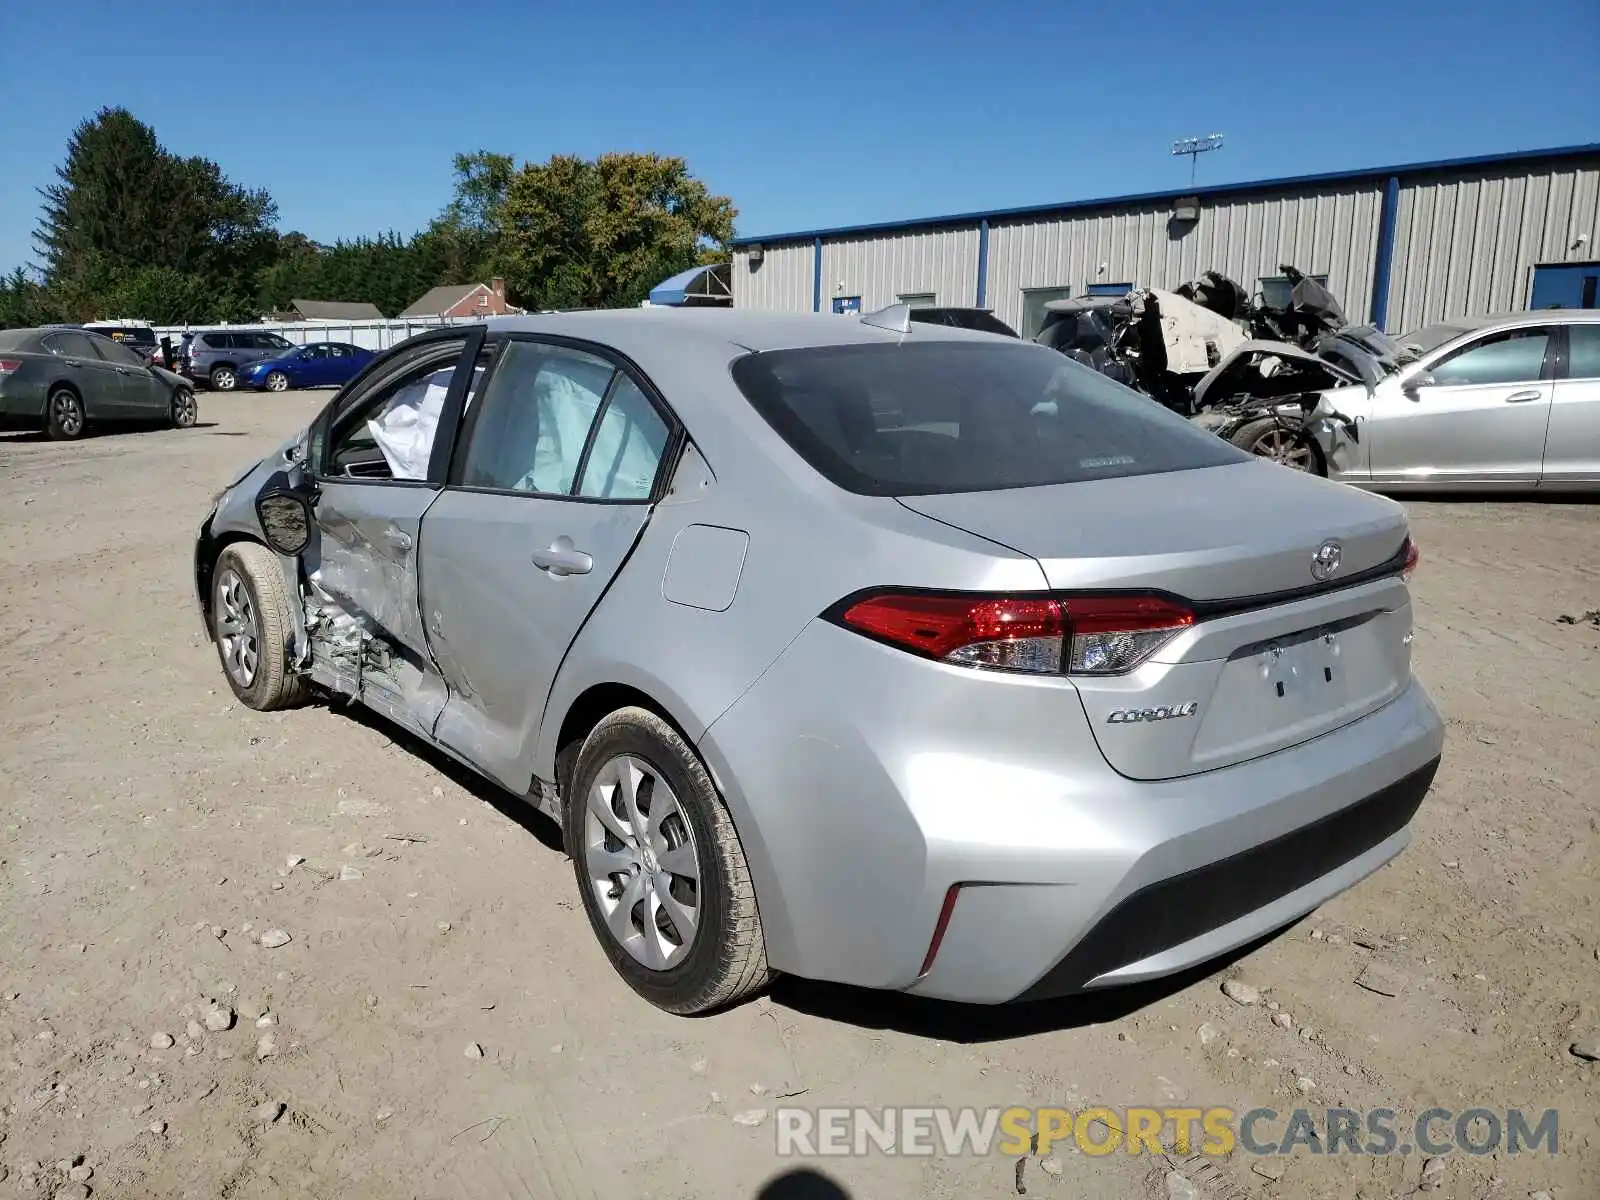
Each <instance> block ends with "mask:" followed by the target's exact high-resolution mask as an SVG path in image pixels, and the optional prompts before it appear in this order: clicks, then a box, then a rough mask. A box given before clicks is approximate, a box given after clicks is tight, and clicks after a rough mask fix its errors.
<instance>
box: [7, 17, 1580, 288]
mask: <svg viewBox="0 0 1600 1200" xmlns="http://www.w3.org/2000/svg"><path fill="white" fill-rule="evenodd" d="M5 8H6V12H5V15H4V16H0V131H3V137H4V146H5V165H4V171H3V175H0V270H4V269H8V268H9V267H10V266H12V265H14V264H16V263H18V262H26V261H29V260H31V259H32V257H33V252H32V247H31V243H30V240H29V234H30V232H31V230H32V228H33V226H34V223H35V221H36V219H37V215H38V200H37V196H36V194H35V189H36V188H37V187H39V186H42V185H44V184H45V183H48V182H49V181H50V179H51V176H52V170H53V168H54V167H55V165H56V164H57V163H58V162H59V161H60V159H61V157H62V153H63V149H64V147H65V144H66V140H67V136H68V134H69V133H70V132H71V129H72V127H73V125H74V124H75V123H76V122H78V121H79V120H81V119H82V118H83V117H85V116H87V115H89V114H91V113H92V112H94V111H95V110H96V109H97V108H99V107H100V106H102V105H124V106H126V107H128V108H129V109H131V110H132V111H133V112H134V114H135V115H136V116H138V117H140V118H141V119H142V120H144V121H146V122H148V123H150V124H151V125H153V126H154V127H155V129H156V132H157V134H158V136H159V137H160V138H161V140H162V141H163V142H164V143H165V144H166V145H167V146H168V147H170V148H171V149H172V150H174V151H177V152H179V153H182V154H201V155H205V156H206V157H209V158H212V159H215V160H217V161H218V162H219V163H221V165H222V167H223V170H224V171H225V172H226V173H227V174H228V175H229V176H230V177H231V178H233V179H234V180H236V181H238V182H240V183H244V184H248V185H251V186H256V187H265V188H267V189H268V190H270V191H271V193H272V194H273V196H274V197H275V198H276V200H277V201H278V207H279V214H280V227H281V228H282V229H283V230H285V231H288V230H290V229H299V230H302V231H304V232H305V233H308V234H310V235H311V236H312V237H314V238H318V239H320V240H329V241H331V240H333V239H334V238H336V237H340V236H345V237H349V236H354V235H357V234H362V233H377V232H380V231H383V230H386V229H397V230H399V231H401V232H402V233H410V232H412V231H414V230H416V229H418V228H420V227H421V226H422V225H424V224H425V223H426V222H427V221H428V219H429V218H430V217H432V216H433V215H434V214H435V213H436V212H437V211H438V210H439V208H440V207H441V206H442V205H443V204H444V203H445V201H446V200H447V199H448V197H449V188H450V156H451V155H452V153H454V152H455V151H458V150H473V149H478V148H485V149H492V150H498V151H503V152H506V153H510V154H514V155H516V156H517V157H518V158H519V159H543V158H546V157H548V156H549V155H550V154H553V153H558V152H567V153H577V154H583V155H588V156H592V155H595V154H598V153H601V152H604V151H607V150H618V149H632V150H654V151H659V152H662V153H671V154H679V155H682V156H684V157H685V158H687V159H688V161H689V164H690V168H691V170H693V171H694V173H695V174H697V175H698V176H699V177H700V178H702V179H704V180H705V181H706V182H707V184H708V185H709V186H710V187H711V188H712V190H713V191H715V192H719V193H723V194H726V195H729V196H731V197H732V198H733V200H734V203H735V205H736V206H737V207H738V209H739V210H740V216H739V223H738V229H739V232H740V233H741V234H760V233H772V232H782V231H784V230H792V229H804V228H811V227H817V226H828V225H837V224H846V223H854V222H862V221H879V220H892V219H896V218H900V217H909V216H917V215H929V214H937V213H944V212H960V211H967V210H972V209H980V208H993V207H1005V206H1010V205H1019V204H1031V203H1045V202H1049V201H1053V200H1062V199H1078V198H1084V197H1092V196H1100V195H1114V194H1117V193H1122V192H1130V191H1144V190H1151V189H1159V188H1165V187H1181V186H1182V185H1183V184H1185V183H1186V182H1187V180H1188V171H1189V168H1188V163H1187V160H1179V159H1174V158H1172V157H1170V155H1169V154H1168V147H1169V145H1170V143H1171V141H1172V140H1173V139H1174V138H1178V137H1182V136H1187V135H1195V134H1204V133H1208V132H1211V131H1213V130H1221V131H1223V132H1224V133H1225V134H1226V135H1227V142H1226V146H1225V148H1224V149H1223V150H1222V151H1221V152H1219V153H1217V154H1214V155H1210V156H1208V157H1206V158H1204V159H1202V160H1201V163H1200V180H1201V182H1203V183H1221V182H1226V181H1230V180H1243V179H1252V178H1261V177H1266V176H1275V175H1284V174H1299V173H1307V172H1316V171H1325V170H1339V169H1343V168H1353V167H1366V166H1377V165H1386V164H1390V163H1400V162H1408V161H1414V160H1421V159H1434V158H1443V157H1454V156H1460V155H1470V154H1484V153H1493V152H1496V151H1504V150H1517V149H1527V148H1532V147H1537V146H1556V145H1567V144H1573V143H1578V142H1593V141H1600V5H1597V4H1596V3H1595V0H1536V2H1526V0H1525V2H1524V3H1522V4H1516V5H1510V4H1504V3H1488V2H1486V0H1450V2H1445V0H1390V2H1389V3H1378V2H1372V0H1341V2H1339V3H1334V4H1288V3H1284V2H1283V0H1274V2H1271V3H1243V2H1235V3H1229V2H1227V0H1210V2H1207V3H1195V2H1193V0H1185V2H1177V3H1172V2H1165V0H1163V2H1160V3H1131V4H1105V3H1071V2H1064V0H1055V2H1053V3H1051V2H1040V0H1033V2H1031V3H1027V4H1016V3H1004V2H1001V3H989V4H979V3H974V2H972V0H965V2H957V0H924V2H923V3H920V4H915V3H903V2H901V0H856V2H855V3H850V4H841V3H832V2H829V0H813V2H810V3H790V4H785V5H775V4H771V3H744V4H737V3H720V2H715V3H714V2H709V0H679V2H677V3H671V4H668V3H660V2H651V0H614V2H613V3H610V4H578V3H567V2H566V0H474V2H473V3H469V4H462V5H459V6H457V5H453V4H448V3H439V2H437V0H435V2H434V3H427V4H424V3H421V2H419V0H386V2H384V3H375V2H370V0H362V2H359V3H338V2H337V0H324V2H323V3H302V2H300V0H287V2H280V3H278V4H277V5H275V6H272V9H270V10H269V9H268V8H255V9H253V10H252V15H249V16H246V15H244V10H243V9H242V8H238V7H236V6H235V5H233V4H227V3H224V4H213V5H202V6H200V7H199V8H188V9H185V8H184V7H182V6H179V7H178V8H172V7H170V6H166V5H159V4H158V5H153V6H152V5H132V6H130V5H129V4H128V3H127V0H119V2H118V3H115V4H111V3H101V2H100V0H76V2H75V3H73V4H71V5H70V6H68V7H67V8H66V9H61V8H57V7H54V6H50V5H44V4H28V3H21V2H17V0H13V2H12V3H9V4H6V5H5ZM269 11H270V14H271V15H268V13H269ZM453 12H454V13H455V14H458V15H452V13H453ZM236 14H237V15H236ZM79 34H81V35H82V36H81V37H77V38H76V40H74V38H75V35H79ZM63 48H66V49H68V50H69V57H68V58H66V59H65V60H64V59H63V57H62V55H61V54H60V53H59V52H58V51H59V50H61V49H63Z"/></svg>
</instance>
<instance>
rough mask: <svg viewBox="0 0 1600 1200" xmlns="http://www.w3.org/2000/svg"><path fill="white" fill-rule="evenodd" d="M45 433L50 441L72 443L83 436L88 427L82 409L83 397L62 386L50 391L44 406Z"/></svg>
mask: <svg viewBox="0 0 1600 1200" xmlns="http://www.w3.org/2000/svg"><path fill="white" fill-rule="evenodd" d="M44 419H45V432H46V433H48V434H49V435H50V439H51V440H52V441H57V442H72V441H76V440H77V439H78V438H81V437H82V436H83V433H84V430H86V429H87V428H88V427H89V415H88V413H87V411H86V410H85V409H84V407H83V397H82V396H80V395H78V393H77V392H76V391H75V390H74V389H72V388H70V387H68V386H67V385H66V384H62V385H61V386H60V387H57V388H53V389H51V392H50V398H49V399H48V400H46V401H45V405H44Z"/></svg>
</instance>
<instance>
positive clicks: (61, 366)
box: [0, 328, 199, 440]
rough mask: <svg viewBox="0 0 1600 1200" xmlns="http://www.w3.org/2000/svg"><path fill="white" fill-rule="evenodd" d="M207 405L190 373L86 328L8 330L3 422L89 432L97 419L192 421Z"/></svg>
mask: <svg viewBox="0 0 1600 1200" xmlns="http://www.w3.org/2000/svg"><path fill="white" fill-rule="evenodd" d="M198 415H199V409H198V407H197V406H196V404H195V399H194V390H193V389H192V388H191V387H190V385H189V381H188V380H186V379H185V378H184V377H183V376H181V375H178V374H175V373H174V372H172V371H168V370H164V369H163V368H161V367H157V366H153V365H152V364H151V363H150V362H149V360H148V359H146V358H145V357H144V356H143V355H141V354H139V353H138V351H136V350H133V349H131V348H129V347H127V346H124V345H120V344H119V343H117V342H114V341H112V340H111V339H110V338H108V337H101V336H99V335H98V334H93V333H88V332H85V331H84V330H82V329H51V328H45V329H5V330H0V428H22V429H42V430H44V431H45V432H46V433H48V434H49V435H50V436H51V437H52V438H57V439H63V440H66V439H71V438H77V437H82V436H83V432H84V430H85V429H86V428H87V427H88V425H89V423H90V422H91V421H164V422H167V423H170V424H172V425H175V426H177V427H178V428H179V429H187V428H188V427H189V426H191V425H193V424H194V423H195V418H196V417H197V416H198Z"/></svg>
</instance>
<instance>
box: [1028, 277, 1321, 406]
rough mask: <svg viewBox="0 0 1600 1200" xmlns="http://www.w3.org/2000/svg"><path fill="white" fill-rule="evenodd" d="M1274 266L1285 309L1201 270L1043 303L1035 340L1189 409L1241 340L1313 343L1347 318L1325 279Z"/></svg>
mask: <svg viewBox="0 0 1600 1200" xmlns="http://www.w3.org/2000/svg"><path fill="white" fill-rule="evenodd" d="M1278 269H1279V270H1280V271H1281V272H1282V273H1283V275H1284V277H1285V278H1286V279H1287V280H1289V282H1290V284H1291V286H1290V291H1289V302H1288V304H1287V305H1285V306H1283V307H1281V308H1278V307H1273V306H1271V305H1269V304H1267V303H1266V302H1265V301H1264V300H1259V299H1258V300H1252V299H1251V298H1250V297H1249V295H1248V294H1247V293H1246V292H1245V290H1244V289H1243V288H1242V287H1240V285H1239V284H1237V283H1235V282H1234V281H1233V280H1231V279H1229V278H1228V277H1227V276H1225V275H1222V274H1221V273H1219V272H1217V271H1207V272H1205V273H1204V274H1203V275H1201V276H1200V278H1199V279H1197V280H1194V281H1193V282H1191V283H1186V284H1184V285H1183V286H1182V287H1179V288H1178V289H1176V290H1175V291H1170V292H1169V291H1164V290H1162V289H1160V288H1136V289H1135V290H1133V291H1131V292H1129V293H1128V294H1127V295H1126V296H1117V297H1101V296H1094V297H1088V298H1084V299H1077V300H1072V299H1068V300H1052V301H1049V302H1048V303H1046V304H1045V306H1044V307H1045V319H1044V323H1043V325H1042V326H1041V328H1040V330H1039V333H1038V334H1037V335H1036V336H1035V338H1034V340H1035V341H1037V342H1039V343H1040V344H1041V345H1045V346H1049V347H1051V348H1052V349H1055V350H1060V351H1061V352H1062V353H1064V354H1067V355H1068V356H1069V357H1071V358H1073V359H1076V360H1077V361H1078V362H1081V363H1083V364H1084V365H1085V366H1090V367H1093V368H1094V369H1095V370H1097V371H1099V372H1101V373H1102V374H1104V375H1108V376H1110V377H1111V378H1113V379H1115V380H1117V382H1119V383H1125V384H1127V385H1128V386H1130V387H1133V388H1137V389H1138V390H1139V391H1141V392H1144V393H1145V394H1146V395H1147V396H1150V397H1152V398H1153V399H1155V400H1158V401H1160V402H1161V403H1162V404H1164V405H1166V406H1167V407H1168V408H1170V409H1172V410H1173V411H1174V412H1178V413H1181V414H1183V415H1185V416H1189V415H1192V414H1193V413H1195V412H1197V411H1199V407H1200V406H1199V404H1198V403H1197V402H1196V399H1195V395H1194V390H1195V387H1196V385H1197V384H1198V383H1199V382H1200V380H1201V379H1203V378H1204V377H1205V376H1206V374H1207V373H1208V372H1209V371H1211V370H1212V368H1214V367H1216V366H1217V364H1218V363H1220V362H1221V361H1222V360H1223V359H1224V358H1226V357H1227V356H1229V355H1230V354H1232V353H1233V352H1234V351H1235V350H1237V349H1238V348H1239V347H1240V346H1242V345H1243V344H1244V343H1246V342H1248V341H1251V340H1257V341H1262V340H1272V341H1277V342H1285V343H1288V344H1290V345H1296V346H1300V347H1302V348H1305V349H1310V348H1311V347H1312V346H1314V345H1315V344H1316V343H1317V342H1318V341H1319V340H1320V339H1321V338H1323V337H1325V336H1327V335H1329V334H1331V333H1333V332H1335V331H1337V330H1338V329H1341V328H1342V327H1343V326H1344V324H1345V319H1344V312H1343V310H1342V309H1341V308H1340V307H1339V303H1338V301H1337V300H1335V299H1334V298H1333V294H1332V293H1331V292H1329V291H1328V289H1327V288H1326V287H1324V286H1323V285H1322V284H1320V283H1318V282H1317V281H1316V280H1315V279H1312V278H1310V277H1309V276H1307V275H1305V274H1304V273H1303V272H1301V271H1299V270H1297V269H1296V268H1294V267H1292V266H1280V267H1279V268H1278ZM1218 394H1219V393H1217V392H1216V391H1215V390H1213V393H1212V395H1213V396H1214V397H1215V396H1217V395H1218Z"/></svg>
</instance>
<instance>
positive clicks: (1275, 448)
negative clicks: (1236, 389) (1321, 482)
mask: <svg viewBox="0 0 1600 1200" xmlns="http://www.w3.org/2000/svg"><path fill="white" fill-rule="evenodd" d="M1228 440H1229V441H1230V442H1232V443H1233V444H1234V445H1235V446H1237V447H1239V449H1241V450H1247V451H1249V452H1250V453H1251V454H1254V455H1255V456H1256V457H1257V458H1270V459H1271V460H1272V461H1273V462H1275V463H1277V464H1279V465H1280V466H1285V467H1290V468H1292V469H1293V470H1296V471H1304V472H1306V473H1307V474H1309V475H1323V474H1326V471H1325V470H1324V469H1323V466H1322V452H1321V451H1320V450H1318V449H1317V444H1316V443H1315V442H1314V441H1312V440H1311V438H1310V437H1309V436H1308V435H1307V434H1306V432H1305V431H1304V430H1303V429H1294V428H1291V427H1289V426H1286V425H1283V424H1281V423H1280V422H1279V421H1278V420H1277V419H1276V418H1275V417H1262V418H1260V419H1259V420H1255V421H1247V422H1245V423H1244V424H1243V425H1241V426H1239V428H1238V429H1236V430H1234V431H1233V435H1232V436H1231V437H1230V438H1229V439H1228Z"/></svg>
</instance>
